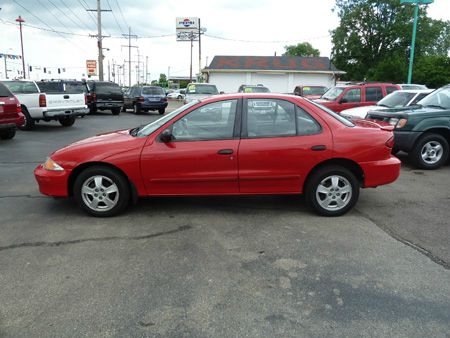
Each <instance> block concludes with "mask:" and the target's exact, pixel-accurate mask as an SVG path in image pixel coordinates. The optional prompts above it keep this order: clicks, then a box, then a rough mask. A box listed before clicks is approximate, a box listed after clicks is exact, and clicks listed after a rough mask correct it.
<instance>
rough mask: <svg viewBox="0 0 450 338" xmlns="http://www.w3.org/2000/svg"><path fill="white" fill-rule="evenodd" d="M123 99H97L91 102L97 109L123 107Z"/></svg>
mask: <svg viewBox="0 0 450 338" xmlns="http://www.w3.org/2000/svg"><path fill="white" fill-rule="evenodd" d="M122 106H123V101H97V102H95V103H92V104H91V107H93V108H97V109H111V108H122Z"/></svg>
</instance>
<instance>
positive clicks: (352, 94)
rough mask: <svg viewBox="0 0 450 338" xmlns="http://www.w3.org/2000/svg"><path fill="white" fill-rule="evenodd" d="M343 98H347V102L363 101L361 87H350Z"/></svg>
mask: <svg viewBox="0 0 450 338" xmlns="http://www.w3.org/2000/svg"><path fill="white" fill-rule="evenodd" d="M343 99H344V100H346V102H361V89H360V88H353V89H349V90H348V91H347V93H345V95H344V97H343Z"/></svg>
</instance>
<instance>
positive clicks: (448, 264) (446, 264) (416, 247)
mask: <svg viewBox="0 0 450 338" xmlns="http://www.w3.org/2000/svg"><path fill="white" fill-rule="evenodd" d="M355 210H356V211H357V212H358V213H360V214H361V215H362V216H363V217H365V218H367V219H368V220H369V221H371V222H372V223H373V224H375V225H376V226H377V227H378V228H380V229H381V230H383V231H384V232H385V233H386V234H388V235H389V236H390V237H392V238H393V239H395V240H397V241H399V242H401V243H403V244H405V245H407V246H409V247H410V248H413V249H414V250H416V251H418V252H420V253H421V254H423V255H425V256H426V257H428V258H429V259H431V260H432V261H433V262H434V263H436V264H439V265H441V266H442V267H444V268H445V269H447V270H450V262H446V261H444V260H443V259H441V258H439V257H437V256H436V255H434V254H433V253H432V252H431V251H429V250H427V249H425V248H424V247H422V246H420V245H419V244H416V243H413V242H411V241H409V240H407V239H406V238H403V237H402V236H400V235H398V234H396V233H395V232H394V231H392V230H391V229H389V228H388V227H386V226H384V225H382V224H379V222H378V221H377V220H375V219H374V218H372V217H371V216H369V215H368V214H366V213H365V212H362V211H361V210H358V209H356V208H355Z"/></svg>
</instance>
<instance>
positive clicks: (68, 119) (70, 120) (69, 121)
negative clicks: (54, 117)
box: [58, 116, 75, 127]
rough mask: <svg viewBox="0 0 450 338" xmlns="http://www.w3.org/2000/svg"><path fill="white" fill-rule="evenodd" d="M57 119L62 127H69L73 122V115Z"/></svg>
mask: <svg viewBox="0 0 450 338" xmlns="http://www.w3.org/2000/svg"><path fill="white" fill-rule="evenodd" d="M58 121H59V123H60V124H61V125H62V126H63V127H71V126H73V124H74V123H75V117H73V116H68V117H60V118H59V119H58Z"/></svg>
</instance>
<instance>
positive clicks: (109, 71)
mask: <svg viewBox="0 0 450 338" xmlns="http://www.w3.org/2000/svg"><path fill="white" fill-rule="evenodd" d="M108 82H111V65H110V64H109V60H108Z"/></svg>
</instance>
